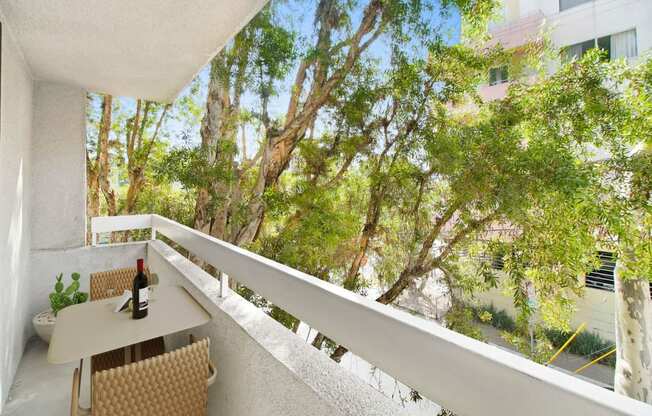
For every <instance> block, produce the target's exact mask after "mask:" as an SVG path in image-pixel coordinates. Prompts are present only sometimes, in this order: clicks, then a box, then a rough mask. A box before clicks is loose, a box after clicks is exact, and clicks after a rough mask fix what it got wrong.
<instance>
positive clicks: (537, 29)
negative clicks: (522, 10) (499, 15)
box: [489, 10, 545, 49]
mask: <svg viewBox="0 0 652 416" xmlns="http://www.w3.org/2000/svg"><path fill="white" fill-rule="evenodd" d="M544 25H545V15H544V14H543V12H542V11H540V10H538V11H536V12H534V13H530V14H527V15H525V16H522V17H520V18H518V19H516V20H510V21H506V22H499V23H497V24H493V25H492V26H491V27H490V28H489V35H490V37H491V39H490V40H489V46H495V45H497V44H500V45H502V46H503V48H505V49H513V48H516V47H519V46H521V45H524V44H525V43H528V42H534V41H538V40H540V39H541V29H542V28H543V26H544Z"/></svg>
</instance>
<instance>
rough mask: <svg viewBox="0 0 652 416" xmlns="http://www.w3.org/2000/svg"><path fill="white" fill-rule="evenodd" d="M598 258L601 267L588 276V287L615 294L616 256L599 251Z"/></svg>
mask: <svg viewBox="0 0 652 416" xmlns="http://www.w3.org/2000/svg"><path fill="white" fill-rule="evenodd" d="M598 258H599V259H600V267H599V268H597V269H594V270H592V271H591V273H589V274H587V275H586V287H591V288H593V289H599V290H607V291H610V292H613V291H614V271H615V270H616V256H615V255H614V253H611V252H609V251H598Z"/></svg>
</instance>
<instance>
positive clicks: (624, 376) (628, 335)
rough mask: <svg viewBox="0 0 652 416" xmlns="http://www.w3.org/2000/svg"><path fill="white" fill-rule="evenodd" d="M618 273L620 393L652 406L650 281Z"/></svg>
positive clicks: (616, 387) (617, 380) (619, 266)
mask: <svg viewBox="0 0 652 416" xmlns="http://www.w3.org/2000/svg"><path fill="white" fill-rule="evenodd" d="M622 268H623V266H622V264H621V263H620V261H618V262H617V265H616V273H615V292H616V293H615V297H616V299H615V306H616V307H615V312H616V348H617V350H616V354H617V356H616V372H615V377H614V390H615V391H616V392H617V393H620V394H622V395H625V396H628V397H631V398H633V399H636V400H640V401H642V402H645V403H649V404H652V302H651V301H650V284H649V282H648V280H647V279H645V278H639V279H632V278H630V279H623V278H622V271H623V269H622Z"/></svg>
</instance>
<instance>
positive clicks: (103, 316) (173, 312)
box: [48, 286, 210, 364]
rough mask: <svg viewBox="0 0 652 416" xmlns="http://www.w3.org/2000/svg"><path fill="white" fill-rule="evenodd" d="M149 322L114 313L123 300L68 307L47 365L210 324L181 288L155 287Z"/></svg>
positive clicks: (56, 329) (62, 314)
mask: <svg viewBox="0 0 652 416" xmlns="http://www.w3.org/2000/svg"><path fill="white" fill-rule="evenodd" d="M151 288H152V290H151V292H150V296H149V298H150V299H149V312H148V315H147V317H146V318H143V319H131V312H113V310H114V309H115V306H116V304H117V302H118V300H119V299H120V297H119V296H118V297H114V298H108V299H102V300H97V301H93V302H86V303H81V304H78V305H72V306H68V307H67V308H65V309H62V310H61V311H60V312H59V314H58V315H57V323H56V324H55V326H54V332H53V333H52V338H51V340H50V348H49V350H48V361H49V362H50V363H53V364H63V363H68V362H72V361H76V360H79V359H82V358H87V357H90V356H92V355H95V354H100V353H103V352H107V351H111V350H115V349H117V348H122V347H126V346H128V345H132V344H136V343H139V342H142V341H147V340H148V339H152V338H156V337H160V336H163V335H169V334H172V333H175V332H178V331H183V330H186V329H190V328H194V327H197V326H200V325H203V324H205V323H207V322H208V321H209V320H210V315H209V314H208V312H206V311H205V310H204V309H203V308H202V307H201V306H200V305H199V303H197V301H195V299H193V297H192V296H190V294H189V293H188V292H186V290H185V289H184V288H182V287H180V286H152V287H151Z"/></svg>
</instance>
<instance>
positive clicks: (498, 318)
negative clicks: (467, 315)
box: [472, 304, 516, 332]
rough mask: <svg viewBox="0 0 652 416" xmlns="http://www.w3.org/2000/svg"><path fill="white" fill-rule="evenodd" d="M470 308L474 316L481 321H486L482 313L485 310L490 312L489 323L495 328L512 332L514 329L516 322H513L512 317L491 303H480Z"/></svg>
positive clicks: (484, 312)
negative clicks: (480, 304)
mask: <svg viewBox="0 0 652 416" xmlns="http://www.w3.org/2000/svg"><path fill="white" fill-rule="evenodd" d="M472 309H473V315H474V316H475V318H476V319H477V320H479V321H481V322H486V319H482V317H483V315H484V314H486V313H487V312H488V313H489V314H491V320H489V324H490V325H491V326H493V327H494V328H496V329H500V330H501V331H509V332H513V331H514V330H515V329H516V322H514V319H512V317H511V316H509V314H507V312H505V311H504V310H502V309H501V310H498V309H496V307H495V306H494V305H493V304H491V305H482V306H479V307H477V308H472Z"/></svg>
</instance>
